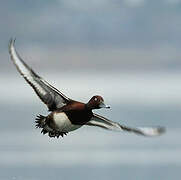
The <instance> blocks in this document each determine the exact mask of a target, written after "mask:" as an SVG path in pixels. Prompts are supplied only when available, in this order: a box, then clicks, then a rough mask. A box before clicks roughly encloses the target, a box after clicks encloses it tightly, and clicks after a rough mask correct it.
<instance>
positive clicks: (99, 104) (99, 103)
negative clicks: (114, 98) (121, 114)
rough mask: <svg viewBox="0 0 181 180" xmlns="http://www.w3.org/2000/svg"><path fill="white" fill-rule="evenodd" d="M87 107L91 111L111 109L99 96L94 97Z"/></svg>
mask: <svg viewBox="0 0 181 180" xmlns="http://www.w3.org/2000/svg"><path fill="white" fill-rule="evenodd" d="M86 105H87V107H88V108H89V109H100V108H110V106H107V105H106V104H105V103H104V99H103V98H102V97H101V96H98V95H96V96H93V97H92V98H91V99H90V100H89V102H88V103H87V104H86Z"/></svg>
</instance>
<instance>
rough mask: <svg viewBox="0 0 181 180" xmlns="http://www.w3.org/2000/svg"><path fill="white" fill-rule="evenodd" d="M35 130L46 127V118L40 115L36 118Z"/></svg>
mask: <svg viewBox="0 0 181 180" xmlns="http://www.w3.org/2000/svg"><path fill="white" fill-rule="evenodd" d="M35 123H36V128H44V127H45V125H46V116H42V115H41V114H39V115H38V116H36V120H35Z"/></svg>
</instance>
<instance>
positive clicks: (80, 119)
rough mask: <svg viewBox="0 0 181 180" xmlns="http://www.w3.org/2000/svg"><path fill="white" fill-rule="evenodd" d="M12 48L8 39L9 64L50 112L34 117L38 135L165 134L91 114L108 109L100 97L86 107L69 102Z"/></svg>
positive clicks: (69, 100)
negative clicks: (96, 131)
mask: <svg viewBox="0 0 181 180" xmlns="http://www.w3.org/2000/svg"><path fill="white" fill-rule="evenodd" d="M14 44H15V40H13V39H11V40H10V42H9V53H10V56H11V60H12V61H13V63H14V64H15V66H16V68H17V70H18V71H19V73H20V74H21V75H22V76H23V77H24V79H25V80H26V81H27V83H28V84H29V85H30V86H31V87H32V88H33V89H34V91H35V93H36V94H37V95H38V97H39V98H40V99H41V101H42V102H43V103H45V104H46V105H47V107H48V110H49V111H50V113H49V114H48V115H47V116H42V115H38V116H37V117H36V121H35V122H36V127H37V128H41V129H42V130H41V133H43V134H48V135H49V137H57V138H59V137H60V136H62V137H63V136H64V135H67V133H69V132H70V131H74V130H76V129H78V128H80V127H82V126H83V125H87V126H98V127H101V128H104V129H107V130H115V131H127V132H132V133H135V134H138V135H143V136H158V135H160V134H162V133H163V132H164V128H163V127H137V128H130V127H127V126H124V125H121V124H119V123H117V122H113V121H110V120H108V119H107V118H105V117H103V116H100V115H98V114H95V113H93V112H92V110H94V109H100V108H110V107H109V106H107V105H105V103H104V99H103V98H102V97H101V96H98V95H95V96H93V97H92V98H91V99H90V100H89V101H88V103H82V102H79V101H75V100H73V99H70V98H68V97H67V96H65V95H64V94H63V93H61V92H60V91H59V90H58V89H56V88H55V87H53V86H52V85H50V84H49V83H48V82H46V81H45V80H44V79H43V78H42V77H40V76H39V75H38V74H36V73H35V72H34V71H33V70H32V69H31V68H30V67H29V66H28V65H27V64H26V63H25V62H24V61H23V59H22V58H21V57H20V56H19V54H18V52H17V51H16V49H15V46H14Z"/></svg>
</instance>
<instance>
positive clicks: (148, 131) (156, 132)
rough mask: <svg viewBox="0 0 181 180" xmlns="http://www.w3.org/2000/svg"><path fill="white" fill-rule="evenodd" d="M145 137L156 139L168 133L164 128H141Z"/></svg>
mask: <svg viewBox="0 0 181 180" xmlns="http://www.w3.org/2000/svg"><path fill="white" fill-rule="evenodd" d="M140 129H141V131H142V133H143V135H145V136H148V137H156V136H161V135H162V134H164V133H165V132H166V129H165V128H164V127H155V128H154V127H153V128H140Z"/></svg>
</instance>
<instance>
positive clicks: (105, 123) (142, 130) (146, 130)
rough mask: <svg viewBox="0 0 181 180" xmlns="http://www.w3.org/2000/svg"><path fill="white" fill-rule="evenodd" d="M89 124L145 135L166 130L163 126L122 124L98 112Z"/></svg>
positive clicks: (155, 134)
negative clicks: (134, 126)
mask: <svg viewBox="0 0 181 180" xmlns="http://www.w3.org/2000/svg"><path fill="white" fill-rule="evenodd" d="M86 125H88V126H98V127H101V128H104V129H108V130H113V131H127V132H133V133H136V134H138V135H143V136H158V135H161V134H162V133H163V132H165V128H163V127H137V128H131V127H127V126H123V125H120V124H119V123H117V122H113V121H110V120H109V119H107V118H105V117H103V116H100V115H98V114H93V117H92V119H91V120H90V121H89V122H88V123H87V124H86Z"/></svg>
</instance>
